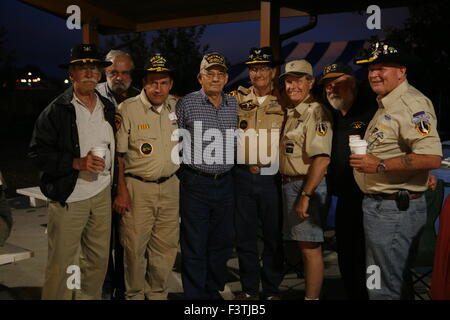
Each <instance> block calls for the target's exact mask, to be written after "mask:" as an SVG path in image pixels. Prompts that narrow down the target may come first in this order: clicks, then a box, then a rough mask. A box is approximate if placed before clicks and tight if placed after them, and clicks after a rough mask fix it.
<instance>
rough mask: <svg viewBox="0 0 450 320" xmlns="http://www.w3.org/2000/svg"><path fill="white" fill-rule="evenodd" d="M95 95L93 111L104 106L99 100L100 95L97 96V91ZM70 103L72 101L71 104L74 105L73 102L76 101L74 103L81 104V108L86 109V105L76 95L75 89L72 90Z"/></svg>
mask: <svg viewBox="0 0 450 320" xmlns="http://www.w3.org/2000/svg"><path fill="white" fill-rule="evenodd" d="M95 96H96V98H97V99H96V102H95V108H94V111H95V110H96V109H97V108H101V109H104V108H105V106H104V105H103V103H102V101H101V100H100V97H99V96H98V94H97V93H95ZM71 103H72V104H73V105H75V103H76V104H78V105H80V106H83V108H86V109H88V107H87V106H86V105H85V104H84V103H83V101H81V100H80V99H79V98H78V97H77V94H76V93H75V90H74V91H73V98H72V101H71Z"/></svg>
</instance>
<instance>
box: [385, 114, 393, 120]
mask: <svg viewBox="0 0 450 320" xmlns="http://www.w3.org/2000/svg"><path fill="white" fill-rule="evenodd" d="M384 119H386V120H391V119H392V118H391V116H390V115H388V114H385V115H384Z"/></svg>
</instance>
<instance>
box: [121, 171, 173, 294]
mask: <svg viewBox="0 0 450 320" xmlns="http://www.w3.org/2000/svg"><path fill="white" fill-rule="evenodd" d="M126 184H127V188H128V192H129V194H130V197H131V211H129V212H126V213H125V214H124V215H122V218H121V223H120V236H121V242H122V246H123V248H124V268H125V288H126V292H125V298H126V299H128V300H143V299H144V298H147V299H149V300H164V299H167V293H168V292H167V283H168V280H169V277H170V275H171V273H172V268H173V265H174V263H175V258H176V255H177V249H178V241H179V212H178V209H179V180H178V178H177V176H176V175H174V176H172V177H171V178H170V179H169V180H167V181H165V182H163V183H161V184H156V183H149V182H142V181H140V180H137V179H134V178H131V177H127V178H126Z"/></svg>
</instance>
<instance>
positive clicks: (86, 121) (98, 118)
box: [67, 93, 114, 203]
mask: <svg viewBox="0 0 450 320" xmlns="http://www.w3.org/2000/svg"><path fill="white" fill-rule="evenodd" d="M96 97H97V102H96V105H95V108H94V111H93V112H92V113H91V112H90V111H89V109H88V108H87V107H86V106H85V104H84V103H83V102H81V100H79V99H78V98H77V97H76V94H75V93H74V97H73V99H72V104H73V105H74V106H75V113H76V123H77V130H78V138H79V141H80V157H85V156H86V155H87V154H88V152H89V151H90V150H91V148H93V147H96V146H101V145H107V146H108V147H109V149H110V152H107V153H106V158H105V170H104V171H103V172H101V173H99V174H94V173H91V172H89V171H80V174H79V175H78V179H77V183H76V185H75V188H74V190H73V192H72V194H71V195H70V196H69V198H68V199H67V202H68V203H70V202H75V201H81V200H86V199H89V198H92V197H94V196H95V195H97V194H99V193H100V192H101V191H103V190H104V189H105V188H106V187H108V186H109V185H110V184H111V180H112V179H111V162H112V161H111V159H113V154H112V153H113V151H112V148H113V147H114V134H113V130H112V128H111V126H110V124H109V123H108V121H106V119H105V115H104V112H103V109H104V105H103V103H102V102H101V100H100V98H99V97H98V96H96Z"/></svg>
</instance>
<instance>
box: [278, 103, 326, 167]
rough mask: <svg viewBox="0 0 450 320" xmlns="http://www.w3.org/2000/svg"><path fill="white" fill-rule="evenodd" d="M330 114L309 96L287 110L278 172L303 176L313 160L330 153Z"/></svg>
mask: <svg viewBox="0 0 450 320" xmlns="http://www.w3.org/2000/svg"><path fill="white" fill-rule="evenodd" d="M332 135H333V132H332V129H331V115H330V112H329V111H328V110H326V109H325V107H324V106H323V105H321V104H320V103H318V102H317V101H315V100H314V98H313V97H312V96H308V97H306V99H305V100H304V101H303V102H301V103H300V104H298V105H297V106H296V107H295V108H291V109H288V112H287V120H286V124H285V126H284V130H283V135H282V138H281V146H280V172H281V174H283V175H288V176H297V175H306V174H307V173H308V169H309V167H310V165H311V162H312V159H311V158H312V157H314V156H316V155H320V154H325V155H328V156H329V155H330V154H331V140H332Z"/></svg>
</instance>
